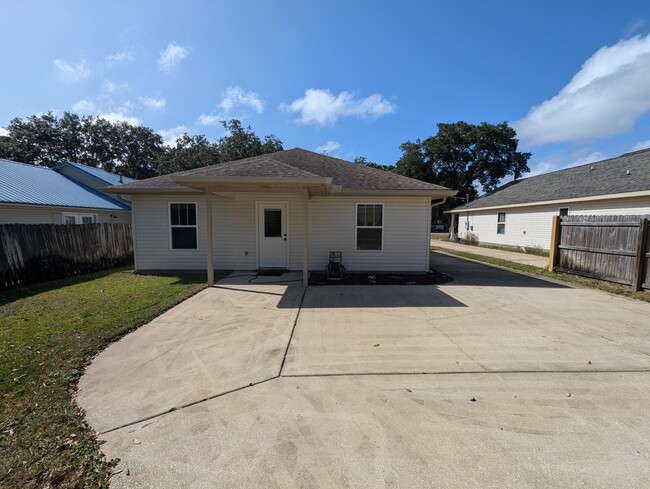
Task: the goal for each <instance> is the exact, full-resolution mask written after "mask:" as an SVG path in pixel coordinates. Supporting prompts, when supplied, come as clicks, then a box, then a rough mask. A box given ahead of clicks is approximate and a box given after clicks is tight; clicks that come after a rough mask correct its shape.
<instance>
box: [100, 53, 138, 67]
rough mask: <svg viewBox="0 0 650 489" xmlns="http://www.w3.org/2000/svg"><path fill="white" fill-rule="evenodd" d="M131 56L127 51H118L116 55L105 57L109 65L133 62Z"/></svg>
mask: <svg viewBox="0 0 650 489" xmlns="http://www.w3.org/2000/svg"><path fill="white" fill-rule="evenodd" d="M133 59H134V58H133V55H132V54H131V53H130V52H128V51H119V52H117V53H113V54H109V55H108V56H106V61H108V62H109V63H111V64H112V63H121V62H123V61H133Z"/></svg>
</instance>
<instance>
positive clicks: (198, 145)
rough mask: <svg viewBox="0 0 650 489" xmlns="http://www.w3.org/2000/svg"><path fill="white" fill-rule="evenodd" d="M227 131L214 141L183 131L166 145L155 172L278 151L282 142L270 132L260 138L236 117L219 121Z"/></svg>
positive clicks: (173, 170) (172, 171) (200, 165)
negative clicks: (168, 145)
mask: <svg viewBox="0 0 650 489" xmlns="http://www.w3.org/2000/svg"><path fill="white" fill-rule="evenodd" d="M221 124H222V125H223V127H224V129H226V130H227V131H228V134H227V135H225V136H223V137H222V138H220V139H219V140H218V141H217V142H211V141H209V140H208V139H207V138H206V137H205V136H204V135H199V136H189V135H188V134H183V135H182V136H181V137H179V138H178V139H177V140H176V145H175V146H174V147H171V148H168V149H167V150H166V151H165V152H164V154H162V155H161V156H159V158H158V162H157V172H158V174H159V175H165V174H167V173H174V172H177V171H182V170H190V169H192V168H200V167H203V166H208V165H215V164H218V163H224V162H226V161H235V160H241V159H243V158H250V157H251V156H260V155H263V154H268V153H275V152H276V151H282V149H283V148H282V141H280V140H279V139H278V138H277V137H275V136H273V135H272V134H271V135H268V136H264V140H262V139H260V138H259V136H257V135H256V134H255V133H254V132H253V130H252V128H251V126H248V127H243V126H242V125H241V122H240V121H238V120H237V119H231V120H229V121H221Z"/></svg>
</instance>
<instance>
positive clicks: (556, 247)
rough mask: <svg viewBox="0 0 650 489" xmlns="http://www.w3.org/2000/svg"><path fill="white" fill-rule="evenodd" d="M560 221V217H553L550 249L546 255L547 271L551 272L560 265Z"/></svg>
mask: <svg viewBox="0 0 650 489" xmlns="http://www.w3.org/2000/svg"><path fill="white" fill-rule="evenodd" d="M561 223H562V219H561V218H560V216H553V224H552V226H551V249H550V252H549V254H548V271H549V272H552V271H553V270H554V269H555V268H556V267H557V266H558V264H559V263H560V238H561V235H562V226H561Z"/></svg>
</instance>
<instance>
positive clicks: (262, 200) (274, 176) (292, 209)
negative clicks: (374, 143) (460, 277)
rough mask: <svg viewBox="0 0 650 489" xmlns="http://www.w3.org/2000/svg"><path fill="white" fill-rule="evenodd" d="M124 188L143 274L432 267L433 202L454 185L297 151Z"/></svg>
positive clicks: (441, 199) (120, 192)
mask: <svg viewBox="0 0 650 489" xmlns="http://www.w3.org/2000/svg"><path fill="white" fill-rule="evenodd" d="M110 191H111V192H112V193H115V194H118V195H124V194H127V195H130V196H131V198H132V205H133V231H134V247H135V267H136V270H137V271H140V272H155V271H167V270H184V271H192V270H193V271H201V270H202V271H205V270H206V268H207V272H208V283H213V273H214V270H215V269H221V270H258V269H280V270H296V271H298V270H302V271H303V280H305V281H306V279H307V275H308V273H307V272H308V270H324V269H325V267H326V265H327V263H328V260H329V252H330V251H341V252H343V263H344V265H345V267H346V268H347V269H348V270H350V271H372V272H388V271H411V272H426V271H427V270H428V269H429V232H430V230H429V228H430V225H431V206H432V205H436V204H441V203H443V202H444V201H445V199H446V197H448V196H451V195H454V194H455V193H456V192H455V191H454V190H450V189H448V188H445V187H441V186H439V185H433V184H430V183H426V182H422V181H419V180H414V179H411V178H407V177H404V176H400V175H396V174H393V173H389V172H386V171H383V170H378V169H375V168H370V167H367V166H364V165H360V164H356V163H350V162H347V161H344V160H340V159H337V158H332V157H329V156H325V155H322V154H317V153H313V152H311V151H306V150H303V149H299V148H295V149H291V150H287V151H279V152H277V153H272V154H267V155H263V156H256V157H253V158H246V159H243V160H239V161H233V162H229V163H222V164H219V165H213V166H208V167H205V168H197V169H194V170H188V171H183V172H179V173H174V174H171V175H165V176H160V177H155V178H149V179H146V180H140V181H138V182H133V183H128V184H124V185H119V186H117V187H113V188H111V189H110Z"/></svg>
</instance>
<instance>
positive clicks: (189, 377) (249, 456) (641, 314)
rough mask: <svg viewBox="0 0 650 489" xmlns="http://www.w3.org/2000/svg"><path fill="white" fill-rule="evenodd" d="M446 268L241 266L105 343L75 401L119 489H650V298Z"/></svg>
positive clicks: (444, 260) (439, 260)
mask: <svg viewBox="0 0 650 489" xmlns="http://www.w3.org/2000/svg"><path fill="white" fill-rule="evenodd" d="M432 264H433V266H434V267H435V268H436V269H437V270H439V271H441V272H444V273H447V274H449V275H451V276H452V277H454V278H455V280H454V281H453V282H450V283H448V284H444V285H440V286H399V287H393V286H324V287H309V288H308V289H307V291H306V293H305V294H304V298H303V290H304V289H303V288H302V287H292V286H291V285H292V283H285V284H263V285H260V284H250V283H248V281H249V280H250V279H249V278H248V277H243V276H239V277H234V278H231V279H230V281H229V282H228V283H223V282H222V283H220V284H218V287H217V288H214V289H208V290H206V291H204V292H202V293H201V294H199V295H197V296H195V297H194V298H192V299H190V300H189V301H186V302H185V303H183V304H181V305H180V306H178V307H177V308H175V309H172V310H171V311H169V312H168V313H167V314H165V315H163V316H161V317H160V318H158V319H157V320H156V321H154V322H152V323H151V324H149V325H147V326H145V327H144V328H141V329H140V330H138V331H136V332H135V333H132V334H131V335H129V336H127V337H125V338H124V339H123V340H121V341H120V342H118V343H116V344H115V345H113V346H111V347H110V348H109V349H108V350H106V352H104V353H103V354H101V355H100V356H98V358H97V359H96V361H95V362H94V363H93V365H91V366H90V368H89V370H88V372H87V374H86V375H84V377H83V378H82V381H81V389H80V396H79V402H80V404H81V406H82V407H84V408H85V409H86V411H87V415H88V419H89V421H90V423H91V425H92V426H93V427H94V428H95V429H97V430H99V431H102V432H104V433H103V434H101V435H100V438H101V439H104V440H106V441H107V443H106V444H105V445H104V446H103V450H104V451H105V453H106V454H107V456H108V457H109V458H111V457H119V458H120V459H121V460H122V461H121V463H120V465H119V467H118V469H117V470H118V471H120V470H121V472H119V473H118V474H117V475H116V476H115V477H114V479H113V486H114V487H118V488H119V487H191V488H202V487H206V488H207V487H282V488H285V487H332V488H334V487H373V488H374V487H409V488H410V487H436V486H437V487H499V488H501V487H540V488H541V487H544V488H546V487H576V486H584V487H603V488H604V487H623V486H624V487H647V486H648V485H650V464H648V463H647V462H648V460H650V418H648V416H647V412H648V410H649V409H650V396H648V395H647V392H648V391H649V389H650V304H648V303H642V302H637V301H632V300H628V299H625V298H622V297H617V296H612V295H608V294H605V293H603V292H600V291H595V290H590V289H580V288H571V287H566V286H563V285H560V284H555V283H551V282H547V281H542V280H538V279H535V278H531V277H528V276H525V275H520V274H516V273H512V272H507V271H504V270H500V269H496V268H492V267H488V266H486V265H482V264H478V263H473V262H468V261H464V260H460V259H458V258H454V257H451V256H448V255H442V254H437V253H434V254H432ZM267 280H269V279H268V278H267ZM298 284H299V283H298ZM301 300H302V307H299V306H300V304H301ZM294 323H295V328H294ZM202 338H203V339H202ZM162 345H164V346H162ZM287 347H288V349H287ZM285 352H286V357H285ZM422 372H427V373H425V374H422ZM278 374H280V376H278ZM251 379H252V380H251ZM250 382H254V383H255V382H259V383H257V384H256V385H253V386H252V387H247V386H248V385H249V383H250ZM228 391H232V392H229V393H226V392H228ZM220 393H221V394H223V393H226V394H225V395H220ZM205 398H208V400H205V401H201V399H205ZM473 399H474V400H473ZM188 401H190V402H188ZM188 404H191V405H189V406H188ZM169 406H172V407H180V409H177V410H176V411H175V412H172V413H168V414H164V415H161V416H156V415H155V414H157V413H160V412H164V411H165V410H168V409H169ZM182 406H186V407H182ZM156 410H158V411H156ZM147 413H154V414H149V415H147ZM145 418H146V419H145ZM140 420H141V421H140ZM127 469H128V475H127Z"/></svg>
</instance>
